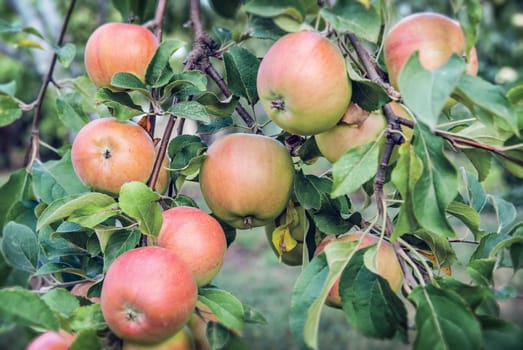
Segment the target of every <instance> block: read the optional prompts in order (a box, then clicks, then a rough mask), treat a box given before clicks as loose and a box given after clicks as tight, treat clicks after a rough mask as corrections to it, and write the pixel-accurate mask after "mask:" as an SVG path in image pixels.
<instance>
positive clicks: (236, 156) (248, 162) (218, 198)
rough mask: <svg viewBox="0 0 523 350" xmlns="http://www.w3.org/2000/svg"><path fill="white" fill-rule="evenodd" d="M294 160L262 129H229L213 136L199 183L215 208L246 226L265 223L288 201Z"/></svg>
mask: <svg viewBox="0 0 523 350" xmlns="http://www.w3.org/2000/svg"><path fill="white" fill-rule="evenodd" d="M293 178H294V166H293V163H292V158H291V156H290V154H289V151H288V150H287V149H286V148H285V147H284V146H283V145H282V144H281V143H279V142H278V141H276V140H274V139H272V138H270V137H268V136H264V135H254V134H243V133H234V134H228V135H226V136H223V137H221V138H219V139H217V140H216V141H215V142H214V143H212V144H211V146H210V147H209V148H208V150H207V155H206V157H205V159H204V161H203V164H202V167H201V170H200V188H201V191H202V194H203V197H204V199H205V202H206V203H207V205H208V206H209V208H210V209H211V210H212V211H213V212H214V214H215V215H216V216H217V217H219V218H220V219H222V220H223V221H224V222H226V223H227V224H229V225H231V226H233V227H235V228H238V229H246V228H251V227H258V226H264V225H266V224H267V223H269V222H271V221H272V220H274V219H275V218H276V217H277V216H278V215H279V214H280V213H281V212H282V211H283V210H284V209H285V206H286V205H287V201H288V200H289V197H290V195H291V192H292V183H293Z"/></svg>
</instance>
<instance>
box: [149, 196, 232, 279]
mask: <svg viewBox="0 0 523 350" xmlns="http://www.w3.org/2000/svg"><path fill="white" fill-rule="evenodd" d="M158 245H159V246H160V247H164V248H168V249H170V250H172V251H173V252H175V253H176V254H177V255H178V256H179V257H180V258H182V259H183V260H184V261H185V263H186V264H187V265H188V266H189V267H190V269H191V271H192V273H193V275H194V278H195V279H196V284H197V285H198V286H199V287H201V286H204V285H206V284H208V283H209V282H211V280H212V279H213V278H214V276H216V274H217V273H218V272H219V271H220V269H221V267H222V265H223V259H224V258H225V253H226V251H227V240H226V238H225V233H224V231H223V228H222V226H221V225H220V223H219V222H218V221H217V220H216V219H215V218H213V217H212V216H210V215H209V214H207V213H206V212H204V211H203V210H200V209H198V208H193V207H184V206H181V207H175V208H171V209H168V210H166V211H164V212H163V223H162V228H161V229H160V233H159V235H158Z"/></svg>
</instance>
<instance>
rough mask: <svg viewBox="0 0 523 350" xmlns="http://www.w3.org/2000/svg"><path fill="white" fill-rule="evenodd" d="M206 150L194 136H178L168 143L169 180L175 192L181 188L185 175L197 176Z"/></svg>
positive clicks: (201, 142)
mask: <svg viewBox="0 0 523 350" xmlns="http://www.w3.org/2000/svg"><path fill="white" fill-rule="evenodd" d="M206 149H207V145H206V144H205V143H204V142H203V141H202V140H201V139H200V138H199V137H198V136H196V135H178V136H176V137H175V138H173V139H172V140H171V141H170V142H169V147H168V149H167V151H168V154H169V157H170V158H171V164H170V172H171V179H172V180H173V182H174V184H175V188H176V189H177V190H179V189H180V188H181V186H182V184H183V182H184V181H185V178H186V176H187V175H192V176H196V175H197V174H198V172H199V169H200V168H199V165H201V162H202V161H203V158H202V157H204V156H203V153H204V152H205V150H206ZM189 170H192V173H190V172H189ZM189 173H190V174H189Z"/></svg>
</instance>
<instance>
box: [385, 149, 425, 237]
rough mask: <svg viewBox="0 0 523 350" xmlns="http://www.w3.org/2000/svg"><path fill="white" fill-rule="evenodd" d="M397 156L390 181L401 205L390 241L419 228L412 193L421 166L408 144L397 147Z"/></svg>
mask: <svg viewBox="0 0 523 350" xmlns="http://www.w3.org/2000/svg"><path fill="white" fill-rule="evenodd" d="M398 154H399V158H398V161H397V163H396V166H395V167H394V169H393V170H392V174H391V180H392V183H393V184H394V185H395V186H396V188H397V189H398V191H399V193H400V194H401V198H402V200H403V204H402V205H401V207H400V209H399V213H398V216H397V220H396V224H395V225H394V232H393V234H392V236H391V240H392V241H394V240H395V239H396V238H398V237H400V236H401V235H402V234H404V233H406V232H412V231H414V230H416V229H418V228H419V227H420V226H419V224H418V221H417V220H416V217H415V215H414V206H413V192H412V191H413V189H414V186H415V184H416V182H417V181H418V180H419V178H420V177H421V174H422V172H423V164H422V163H421V160H420V159H419V158H418V157H417V156H416V154H415V153H414V149H413V148H412V145H411V144H410V143H409V142H404V143H403V144H402V145H401V146H399V150H398Z"/></svg>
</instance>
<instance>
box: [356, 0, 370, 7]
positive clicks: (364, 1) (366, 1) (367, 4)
mask: <svg viewBox="0 0 523 350" xmlns="http://www.w3.org/2000/svg"><path fill="white" fill-rule="evenodd" d="M358 2H359V3H360V4H362V5H363V6H365V8H366V9H368V8H369V7H370V0H358Z"/></svg>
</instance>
